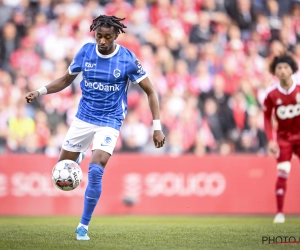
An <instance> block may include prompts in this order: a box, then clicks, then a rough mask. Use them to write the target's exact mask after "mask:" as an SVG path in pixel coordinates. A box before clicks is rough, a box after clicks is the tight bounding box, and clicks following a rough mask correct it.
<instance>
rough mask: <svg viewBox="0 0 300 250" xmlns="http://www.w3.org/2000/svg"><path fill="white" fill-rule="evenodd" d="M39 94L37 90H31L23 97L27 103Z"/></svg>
mask: <svg viewBox="0 0 300 250" xmlns="http://www.w3.org/2000/svg"><path fill="white" fill-rule="evenodd" d="M39 96H40V93H39V92H38V91H36V90H35V91H31V92H28V93H27V94H26V96H25V99H26V101H27V103H31V102H32V101H33V100H34V99H36V98H38V97H39Z"/></svg>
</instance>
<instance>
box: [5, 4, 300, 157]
mask: <svg viewBox="0 0 300 250" xmlns="http://www.w3.org/2000/svg"><path fill="white" fill-rule="evenodd" d="M100 14H107V15H115V16H118V17H125V18H126V20H125V22H124V23H125V25H126V26H127V29H126V33H125V34H121V35H120V36H119V38H118V39H117V43H119V44H121V45H123V46H126V47H127V48H129V49H130V50H132V51H133V52H134V53H135V54H136V55H137V57H138V58H139V60H140V61H141V63H142V65H143V67H144V69H145V70H146V72H147V73H148V75H149V78H150V79H151V81H152V83H153V84H154V85H155V87H156V89H157V92H158V95H159V100H160V105H161V106H160V109H161V120H162V124H163V131H164V133H165V134H166V138H167V139H166V142H167V143H166V146H165V147H164V148H162V149H161V150H157V149H155V147H154V146H153V142H152V138H151V130H149V127H151V125H152V117H151V113H150V109H149V106H148V102H147V97H146V95H145V94H144V93H143V92H142V90H141V88H139V86H138V85H137V86H133V85H132V86H131V87H130V89H129V93H128V104H129V112H128V115H127V118H126V119H125V122H124V125H123V127H122V130H121V135H120V138H119V140H118V143H117V146H116V149H115V152H139V153H143V154H169V155H182V154H194V155H200V156H201V155H206V154H210V153H217V154H221V155H228V154H232V153H252V154H264V153H265V152H266V137H265V134H264V131H263V114H262V109H261V105H262V102H263V99H264V96H265V92H266V88H267V87H268V86H269V85H271V84H272V83H274V81H276V79H274V77H272V76H271V75H270V73H269V72H268V64H269V62H270V60H272V58H273V57H274V56H275V55H277V54H279V53H281V52H282V51H284V50H289V51H291V52H293V53H294V56H295V59H296V60H297V61H298V62H299V63H300V43H299V41H300V40H299V39H300V1H296V0H252V1H251V0H193V1H192V0H157V1H155V0H152V1H151V0H148V1H147V0H135V1H134V0H132V1H129V0H128V1H125V0H113V1H106V0H77V1H71V0H61V1H58V0H52V1H51V0H39V1H38V0H0V34H1V35H0V100H1V101H0V154H15V153H18V154H19V153H25V154H27V153H30V154H32V153H34V154H39V153H43V154H46V155H47V156H51V157H57V156H58V154H59V150H60V147H61V144H62V141H63V138H64V136H65V134H66V132H67V129H68V127H69V125H70V123H71V121H72V119H73V117H74V115H75V112H76V110H77V104H78V102H79V99H80V97H81V90H80V86H79V82H80V80H81V76H80V75H79V76H78V77H77V78H76V80H75V81H74V83H73V84H72V85H71V87H69V88H67V89H65V90H64V91H62V92H60V93H56V94H54V95H47V96H43V97H42V98H39V99H38V101H36V102H34V103H32V104H30V105H27V104H26V103H25V99H24V96H25V94H26V92H28V91H32V90H36V89H38V88H40V87H42V86H44V85H47V84H49V83H50V82H51V81H53V80H54V79H56V78H58V77H60V76H62V75H63V74H64V72H65V71H66V70H67V68H68V66H69V64H70V62H71V61H72V59H73V57H74V55H75V53H76V52H77V51H78V50H79V49H80V48H81V46H82V45H84V44H85V43H88V42H93V41H94V38H93V35H94V34H93V32H92V33H90V32H89V26H90V24H91V23H92V20H93V18H95V17H97V16H98V15H100ZM295 77H298V76H297V74H296V75H295ZM88 153H90V152H88Z"/></svg>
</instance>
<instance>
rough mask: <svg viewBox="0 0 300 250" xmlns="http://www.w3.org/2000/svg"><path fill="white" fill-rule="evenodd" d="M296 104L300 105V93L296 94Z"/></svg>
mask: <svg viewBox="0 0 300 250" xmlns="http://www.w3.org/2000/svg"><path fill="white" fill-rule="evenodd" d="M296 102H297V103H300V93H297V94H296Z"/></svg>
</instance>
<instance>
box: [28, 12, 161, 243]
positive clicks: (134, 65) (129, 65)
mask: <svg viewBox="0 0 300 250" xmlns="http://www.w3.org/2000/svg"><path fill="white" fill-rule="evenodd" d="M124 19H125V18H117V17H115V16H106V15H100V16H98V17H97V18H95V19H94V20H93V23H92V25H91V26H90V31H95V39H96V43H87V44H85V45H84V46H83V47H82V48H81V49H80V50H79V52H78V53H77V54H76V56H75V58H74V60H73V62H72V63H71V64H70V66H69V69H68V70H67V72H66V73H65V74H64V76H62V77H60V78H58V79H56V80H54V81H53V82H51V83H50V84H48V85H47V86H45V87H42V88H40V89H38V90H36V91H32V92H29V93H27V94H26V97H25V98H26V100H27V102H28V103H31V102H32V101H33V100H34V99H36V98H38V97H39V96H41V95H44V94H52V93H56V92H59V91H61V90H63V89H64V88H66V87H68V86H69V85H70V84H71V83H72V82H73V80H74V79H75V78H76V76H77V74H78V73H80V72H83V79H82V81H81V83H80V86H81V90H82V98H81V100H80V103H79V106H78V112H77V114H76V117H75V118H74V121H73V123H72V124H71V126H70V128H69V130H68V132H67V134H66V137H65V140H64V143H63V145H62V149H61V153H60V156H59V161H62V160H65V159H70V160H73V161H76V160H77V159H78V158H80V157H81V158H82V154H81V153H83V152H84V151H86V150H87V149H88V147H89V145H90V143H91V141H92V140H93V146H92V157H91V161H90V164H89V171H88V185H87V188H86V192H85V195H84V208H83V213H82V217H81V221H80V223H79V225H78V227H77V230H76V237H77V240H89V239H90V238H89V237H88V235H87V232H88V225H89V223H90V220H91V217H92V214H93V211H94V209H95V207H96V205H97V203H98V200H99V198H100V194H101V191H102V177H103V173H104V169H105V166H106V164H107V162H108V160H109V158H110V156H111V155H112V153H113V150H114V147H115V145H116V141H117V138H118V136H119V130H120V127H121V125H122V123H123V120H124V118H125V116H126V113H127V90H128V86H129V84H130V83H133V84H139V85H140V87H141V88H142V89H143V90H144V92H145V93H146V94H147V96H148V99H149V106H150V110H151V113H152V116H153V129H154V132H153V141H154V144H155V147H156V148H160V147H162V146H163V145H164V142H165V136H164V134H163V132H162V131H161V123H160V120H159V103H158V98H157V94H156V91H155V89H154V87H153V85H152V83H151V82H150V80H149V78H148V77H147V74H146V72H145V71H144V70H143V67H142V65H141V64H140V62H139V61H138V59H137V58H136V56H135V55H134V54H133V53H132V52H131V51H129V50H128V49H126V48H124V47H122V46H120V45H119V44H117V43H116V42H115V40H116V39H117V37H118V35H119V34H120V33H125V31H124V28H126V26H125V25H124V24H123V23H122V22H121V21H123V20H124Z"/></svg>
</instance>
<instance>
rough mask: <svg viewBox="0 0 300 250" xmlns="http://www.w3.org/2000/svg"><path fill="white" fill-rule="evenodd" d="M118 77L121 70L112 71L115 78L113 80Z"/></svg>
mask: <svg viewBox="0 0 300 250" xmlns="http://www.w3.org/2000/svg"><path fill="white" fill-rule="evenodd" d="M120 75H121V70H119V69H115V70H114V77H115V78H118V77H119V76H120Z"/></svg>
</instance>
